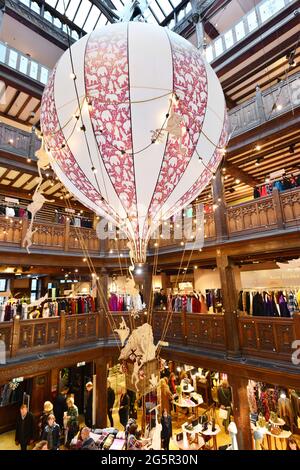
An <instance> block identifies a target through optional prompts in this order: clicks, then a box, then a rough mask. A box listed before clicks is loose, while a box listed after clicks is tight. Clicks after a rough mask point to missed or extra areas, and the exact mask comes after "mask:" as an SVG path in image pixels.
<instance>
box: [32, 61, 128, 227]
mask: <svg viewBox="0 0 300 470" xmlns="http://www.w3.org/2000/svg"><path fill="white" fill-rule="evenodd" d="M55 72H56V67H55V68H54V69H53V71H52V74H51V76H50V78H49V81H48V83H47V85H46V88H45V91H44V95H43V101H42V106H41V121H42V123H43V131H44V140H45V143H46V147H47V146H48V147H50V149H51V153H52V156H53V159H54V160H55V162H56V163H57V164H58V165H59V167H60V168H61V170H62V171H63V172H64V174H65V176H66V177H67V178H68V179H69V180H70V181H71V182H72V183H73V184H74V186H76V188H78V189H79V190H80V191H81V192H82V193H83V194H84V195H85V196H86V198H87V199H88V200H90V201H91V202H93V203H94V204H97V205H98V206H99V207H100V208H102V209H103V210H104V211H106V212H107V213H108V214H109V215H110V216H111V217H112V218H113V219H114V220H115V221H116V222H117V223H120V221H119V218H118V216H117V215H116V214H115V213H114V212H113V211H112V209H111V208H110V207H109V206H108V205H107V204H106V203H105V201H104V200H103V198H102V196H101V194H99V192H98V191H97V190H96V189H95V188H94V186H93V185H92V183H91V182H90V181H89V180H88V178H87V177H86V175H85V174H84V172H83V171H82V169H81V168H80V166H79V165H78V163H77V160H76V159H75V158H74V155H73V154H72V152H71V150H70V148H69V146H68V144H67V143H66V140H65V136H64V134H63V132H62V130H61V127H60V123H59V120H58V115H57V111H56V106H55V100H54V81H55ZM91 208H92V207H91Z"/></svg>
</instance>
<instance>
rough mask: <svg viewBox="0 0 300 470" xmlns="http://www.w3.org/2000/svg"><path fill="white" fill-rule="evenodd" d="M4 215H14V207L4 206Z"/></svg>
mask: <svg viewBox="0 0 300 470" xmlns="http://www.w3.org/2000/svg"><path fill="white" fill-rule="evenodd" d="M5 215H7V217H15V211H14V209H13V208H12V207H6V209H5Z"/></svg>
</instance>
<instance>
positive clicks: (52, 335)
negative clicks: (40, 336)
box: [47, 320, 60, 345]
mask: <svg viewBox="0 0 300 470" xmlns="http://www.w3.org/2000/svg"><path fill="white" fill-rule="evenodd" d="M59 330H60V321H59V320H55V321H51V323H49V324H48V331H47V344H57V345H58V344H59Z"/></svg>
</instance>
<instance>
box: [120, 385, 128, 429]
mask: <svg viewBox="0 0 300 470" xmlns="http://www.w3.org/2000/svg"><path fill="white" fill-rule="evenodd" d="M129 405H130V400H129V396H128V393H127V390H126V389H122V393H121V397H120V406H119V418H120V423H121V424H122V425H123V426H124V429H126V424H127V421H128V418H129Z"/></svg>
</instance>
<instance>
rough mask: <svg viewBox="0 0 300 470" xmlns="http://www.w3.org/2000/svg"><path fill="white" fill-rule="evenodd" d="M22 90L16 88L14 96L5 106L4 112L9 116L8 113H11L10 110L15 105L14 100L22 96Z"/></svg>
mask: <svg viewBox="0 0 300 470" xmlns="http://www.w3.org/2000/svg"><path fill="white" fill-rule="evenodd" d="M20 94H21V92H20V91H19V90H16V91H15V93H14V95H13V97H12V98H11V100H10V102H9V103H8V105H7V106H6V107H5V109H4V110H3V114H4V116H6V117H7V114H8V113H9V111H10V110H11V108H12V107H13V105H14V102H15V100H16V99H18V97H19V96H20Z"/></svg>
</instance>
